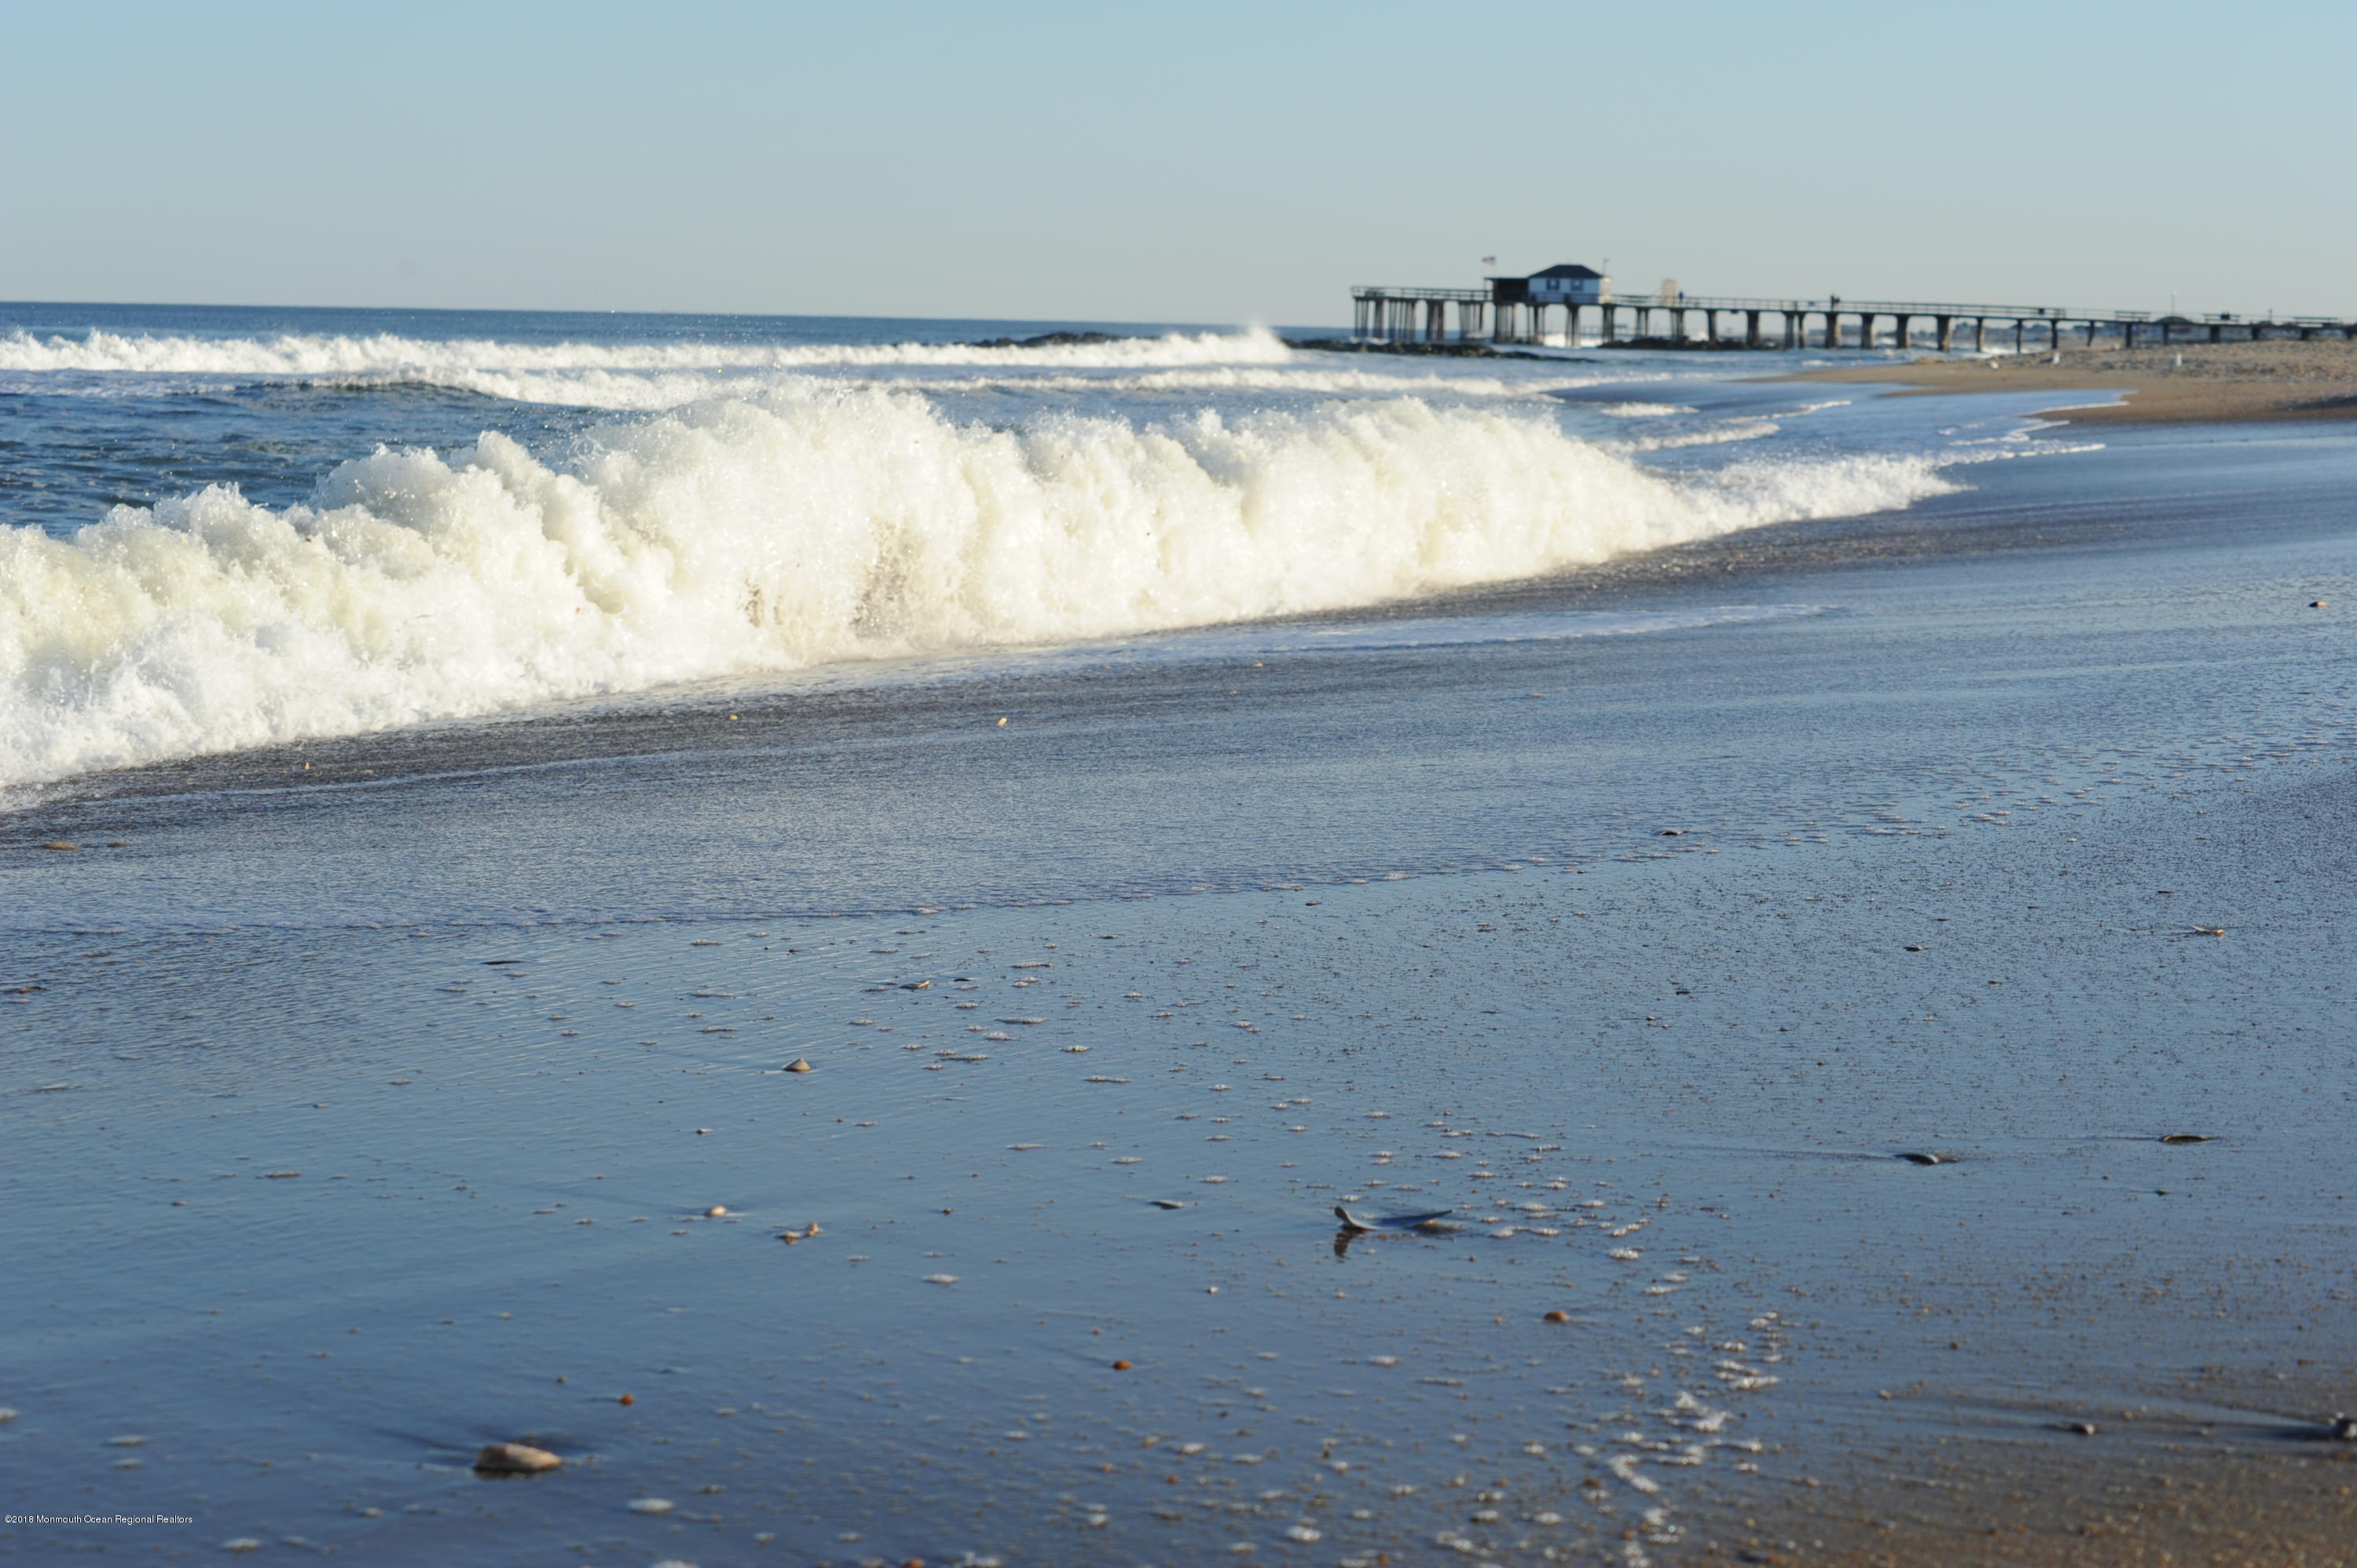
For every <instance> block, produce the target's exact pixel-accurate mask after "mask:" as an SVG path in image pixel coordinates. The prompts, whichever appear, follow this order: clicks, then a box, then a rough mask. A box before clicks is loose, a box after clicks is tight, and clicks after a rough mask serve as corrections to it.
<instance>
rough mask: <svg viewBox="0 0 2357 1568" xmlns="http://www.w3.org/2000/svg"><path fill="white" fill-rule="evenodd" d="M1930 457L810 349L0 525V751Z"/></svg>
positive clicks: (1439, 551) (1481, 561) (923, 645)
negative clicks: (982, 378) (1655, 460)
mask: <svg viewBox="0 0 2357 1568" xmlns="http://www.w3.org/2000/svg"><path fill="white" fill-rule="evenodd" d="M1952 488H1953V487H1952V486H1950V485H1949V484H1948V483H1947V482H1946V481H1944V480H1943V479H1942V478H1939V476H1938V474H1937V472H1936V469H1935V467H1934V466H1933V465H1932V463H1931V462H1930V461H1929V460H1927V459H1920V458H1900V457H1860V458H1846V459H1838V460H1832V461H1821V462H1806V461H1792V460H1788V461H1781V462H1779V461H1774V460H1769V459H1762V460H1760V461H1756V462H1751V463H1743V464H1738V465H1736V466H1735V467H1731V468H1729V469H1727V470H1726V471H1725V472H1724V473H1722V474H1721V475H1719V476H1717V477H1714V478H1667V477H1663V476H1662V475H1658V474H1653V473H1649V472H1647V471H1646V470H1644V469H1642V468H1640V467H1637V466H1635V465H1634V464H1632V463H1631V462H1629V461H1628V460H1626V459H1625V458H1622V457H1619V456H1613V455H1612V454H1610V453H1609V452H1606V451H1603V450H1601V449H1600V448H1598V447H1597V446H1592V445H1588V444H1586V443H1582V442H1580V441H1578V440H1577V439H1574V438H1572V437H1570V436H1568V435H1565V434H1564V433H1563V432H1562V431H1561V429H1560V428H1559V427H1558V426H1557V425H1556V424H1555V423H1554V421H1553V420H1552V419H1551V418H1548V417H1546V416H1545V415H1544V414H1541V413H1535V412H1533V411H1526V410H1521V409H1516V408H1513V407H1512V405H1489V406H1483V405H1478V404H1477V405H1471V406H1463V405H1460V406H1452V407H1436V406H1434V405H1432V404H1430V403H1424V402H1420V401H1417V400H1414V399H1406V398H1401V399H1391V400H1383V401H1366V402H1357V403H1332V404H1328V405H1324V406H1322V407H1318V408H1316V409H1313V410H1309V411H1305V412H1297V413H1275V412H1272V413H1258V414H1254V415H1251V416H1249V417H1243V418H1237V419H1222V418H1221V417H1220V416H1218V415H1216V414H1212V413H1197V414H1194V415H1191V416H1189V417H1186V418H1182V419H1173V420H1171V421H1170V422H1168V423H1167V424H1157V425H1146V426H1141V425H1137V424H1130V423H1126V422H1124V421H1121V420H1116V419H1112V418H1099V419H1084V418H1080V417H1064V418H1060V419H1055V420H1051V421H1048V422H1044V423H1041V424H1038V425H1036V426H1034V427H1031V428H1028V429H1023V430H1017V431H1006V430H993V429H989V428H985V427H983V426H980V425H974V424H958V423H955V422H953V421H952V420H950V419H948V418H946V417H944V416H943V414H942V413H941V412H940V411H939V410H938V409H937V408H936V407H935V406H934V405H932V404H931V403H929V402H928V401H927V400H926V399H924V398H923V397H921V396H918V395H915V394H912V393H908V392H888V391H883V390H879V389H877V388H874V387H850V386H832V387H829V386H818V385H813V384H812V383H810V382H808V381H802V382H801V383H800V384H797V385H794V386H791V387H788V388H786V389H783V390H780V391H777V392H770V393H767V394H765V395H763V396H760V397H758V398H752V399H730V400H719V401H715V402H710V403H699V404H695V405H693V406H691V407H688V408H685V409H682V410H678V411H675V412H673V413H667V414H663V415H660V416H657V417H652V418H641V419H634V420H627V421H618V422H616V423H613V424H608V425H605V426H603V427H600V428H599V429H597V431H595V432H594V433H593V434H592V435H590V436H589V437H587V438H585V439H584V441H583V443H582V445H581V446H580V447H579V449H578V450H576V451H575V452H573V453H572V454H571V455H570V456H568V457H566V458H565V459H563V460H561V461H551V460H547V459H544V458H543V457H539V456H533V454H531V453H529V452H527V451H526V450H525V449H524V448H523V447H522V446H520V445H519V444H518V443H516V442H515V441H514V440H512V439H511V438H509V437H506V436H503V435H492V434H487V435H483V436H482V437H481V438H480V440H479V442H478V444H477V445H476V446H473V447H471V448H468V449H465V450H462V451H457V452H452V453H448V454H446V455H436V454H433V453H427V452H414V451H413V452H395V451H388V450H382V449H380V450H379V451H378V452H377V453H376V454H375V455H373V456H368V457H363V458H360V459H357V460H355V461H352V462H349V463H346V464H344V465H343V466H342V467H339V468H337V469H336V470H335V471H333V472H332V473H330V474H329V475H328V477H327V478H324V479H323V480H322V481H321V482H320V483H319V485H318V487H317V491H316V493H315V495H314V496H313V498H312V500H311V502H310V503H309V504H308V505H306V506H298V507H292V508H288V509H286V510H283V511H273V510H268V509H265V508H263V507H258V506H254V505H253V504H250V503H249V502H247V501H246V500H245V499H243V498H242V497H241V496H240V495H239V494H238V493H237V492H236V491H235V490H233V489H226V488H221V487H215V488H211V489H205V490H203V491H200V492H199V493H197V494H195V495H191V496H188V497H184V498H181V499H176V500H172V501H167V502H166V503H163V504H161V505H159V506H156V507H155V508H153V509H135V508H117V509H115V510H113V512H111V513H109V514H108V516H107V517H106V519H105V520H104V521H101V522H98V523H94V524H92V525H91V526H90V527H88V528H85V529H83V530H82V531H81V532H79V533H78V534H76V535H75V536H74V537H72V538H71V539H70V540H58V539H52V538H49V537H48V536H46V535H44V534H42V533H41V532H38V531H36V530H33V529H28V528H19V529H13V530H8V531H5V532H0V781H5V782H14V783H24V782H30V781H38V780H43V779H57V778H60V777H64V776H67V775H70V774H72V773H76V772H81V771H87V770H89V769H92V768H104V767H110V766H119V765H124V764H129V763H136V762H142V761H148V760H154V759H157V758H161V757H172V756H178V755H186V754H189V753H193V752H199V751H210V750H221V749H227V748H231V747H236V746H250V745H255V744H261V743H265V742H273V741H285V740H292V739H297V738H302V737H308V736H333V735H345V734H351V733H355V732H359V731H363V730H368V729H373V728H379V727H383V726H388V725H400V724H404V723H409V722H414V721H418V720H424V719H429V718H436V717H451V716H463V715H473V714H496V713H504V712H514V711H520V710H528V709H531V708H533V707H534V706H536V705H541V704H544V703H549V702H552V701H555V700H559V699H565V698H574V697H581V696H587V695H597V694H600V693H629V692H635V691H641V690H644V689H647V688H650V687H653V686H656V685H659V684H662V683H664V682H674V681H680V680H686V679H694V678H700V677H709V676H719V675H728V674H742V673H747V672H759V671H782V670H788V669H793V668H799V667H806V666H810V665H813V664H820V663H824V662H829V661H835V660H849V659H857V658H863V657H872V656H877V655H887V654H898V653H909V652H924V651H930V650H954V649H975V648H990V647H1007V646H1017V645H1039V644H1043V643H1055V642H1061V641H1070V640H1073V639H1083V638H1103V637H1108V636H1122V635H1126V634H1132V633H1136V632H1142V631H1150V630H1156V629H1164V628H1179V627H1187V626H1202V625H1210V624H1214V623H1219V622H1223V621H1232V620H1237V619H1243V618H1253V617H1260V616H1268V615H1274V614H1282V613H1288V612H1298V611H1308V610H1317V609H1325V608H1333V607H1345V606H1351V605H1361V604H1369V603H1373V602H1377V601H1382V600H1386V599H1394V598H1398V597H1402V596H1412V595H1415V594H1418V593H1421V592H1426V591H1429V590H1433V589H1437V588H1444V587H1449V586H1454V585H1465V584H1471V583H1478V582H1484V581H1494V580H1500V579H1509V578H1515V577H1521V576H1527V575H1534V574H1537V573H1543V572H1546V571H1549V570H1551V569H1555V568H1560V567H1565V566H1568V565H1572V564H1578V563H1584V562H1594V561H1598V560H1601V559H1604V558H1606V557H1609V556H1612V555H1616V554H1620V553H1627V552H1630V551H1635V550H1641V549H1645V548H1648V547H1652V546H1656V545H1662V544H1667V543H1671V542H1677V541H1681V540H1689V539H1695V538H1699V537H1704V536H1707V535H1712V534H1718V533H1724V532H1729V531H1732V530H1736V529H1741V528H1747V527H1750V526H1753V525H1756V524H1760V523H1766V522H1771V521H1780V520H1783V519H1790V518H1797V517H1817V516H1832V515H1838V514H1845V513H1854V512H1861V511H1868V510H1877V509H1880V508H1887V507H1895V506H1902V505H1905V504H1907V503H1908V502H1910V501H1911V500H1914V499H1919V498H1921V497H1924V496H1929V495H1932V494H1936V493H1939V492H1941V491H1943V490H1946V489H1952Z"/></svg>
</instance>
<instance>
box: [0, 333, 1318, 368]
mask: <svg viewBox="0 0 2357 1568" xmlns="http://www.w3.org/2000/svg"><path fill="white" fill-rule="evenodd" d="M1292 355H1293V350H1291V349H1287V348H1286V346H1285V344H1284V343H1283V342H1281V341H1280V340H1279V339H1278V338H1277V337H1276V335H1275V334H1274V333H1272V332H1270V331H1268V330H1267V329H1266V328H1257V327H1255V328H1248V329H1246V330H1243V331H1240V332H1199V333H1181V332H1172V333H1168V334H1167V335H1165V336H1163V337H1160V338H1118V339H1115V340H1114V341H1113V342H1109V343H1053V344H1043V345H1040V346H1039V347H1037V348H1004V349H984V348H976V347H974V346H972V345H969V344H963V343H873V344H858V343H808V344H780V343H712V342H693V343H620V344H610V343H502V342H498V341H494V340H492V339H489V338H449V339H444V338H403V337H399V336H395V335H393V334H390V333H372V334H368V335H365V336H361V337H345V336H334V337H321V336H315V335H296V334H285V335H281V336H279V337H274V338H188V337H149V336H145V335H140V334H126V333H118V332H101V331H97V330H92V331H91V332H88V333H86V334H84V335H83V336H81V337H79V338H69V337H63V336H51V337H47V338H38V337H35V336H33V335H32V334H31V333H28V332H26V331H25V330H23V329H22V328H18V329H17V330H16V331H14V332H11V333H8V334H7V335H6V336H5V337H0V371H148V372H159V371H161V372H172V371H177V372H181V373H192V374H199V375H203V374H229V375H258V376H339V375H377V376H399V375H402V374H404V373H414V374H418V375H424V376H428V377H434V376H441V375H447V374H456V373H461V372H469V371H505V372H510V373H514V372H522V371H541V372H547V371H726V370H738V371H744V370H793V369H804V368H809V367H813V366H826V365H1045V366H1071V367H1080V366H1099V367H1104V368H1108V369H1121V368H1125V367H1143V366H1150V365H1209V364H1283V363H1285V362H1286V360H1289V359H1291V358H1292Z"/></svg>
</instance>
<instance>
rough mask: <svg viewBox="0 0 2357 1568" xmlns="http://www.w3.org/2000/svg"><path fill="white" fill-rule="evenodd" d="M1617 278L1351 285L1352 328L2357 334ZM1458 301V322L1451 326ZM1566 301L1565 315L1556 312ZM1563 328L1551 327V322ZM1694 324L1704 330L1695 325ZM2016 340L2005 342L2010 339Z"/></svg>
mask: <svg viewBox="0 0 2357 1568" xmlns="http://www.w3.org/2000/svg"><path fill="white" fill-rule="evenodd" d="M1610 285H1611V280H1610V279H1609V278H1606V277H1604V276H1602V275H1601V274H1597V273H1594V272H1591V271H1589V270H1588V269H1587V268H1586V267H1577V266H1561V267H1550V268H1548V269H1547V271H1546V272H1544V273H1536V274H1532V275H1531V276H1530V277H1527V278H1491V279H1490V280H1489V286H1488V287H1487V288H1395V287H1390V286H1384V285H1358V286H1355V287H1353V288H1352V289H1351V336H1352V337H1354V338H1361V339H1372V340H1374V341H1378V342H1390V343H1448V342H1487V343H1493V344H1496V343H1529V344H1550V343H1551V344H1560V345H1562V346H1565V347H1569V348H1577V347H1579V346H1581V345H1583V344H1584V343H1586V342H1587V341H1588V338H1587V336H1586V328H1585V327H1584V325H1583V314H1584V313H1585V312H1588V311H1593V312H1595V313H1596V322H1597V328H1596V336H1595V338H1594V341H1596V342H1598V343H1599V344H1614V343H1629V344H1640V343H1641V344H1645V345H1647V346H1653V345H1660V346H1665V347H1681V348H1685V347H1691V348H1725V349H1812V348H1813V349H1938V350H1940V351H1941V352H1943V353H1946V352H1950V351H1952V350H1954V349H1972V350H1974V351H1975V352H1984V351H1986V349H1988V348H1989V347H1990V346H1991V343H1992V341H1994V342H1995V343H1996V345H1997V346H1998V347H2009V348H2011V349H2013V350H2014V351H2015V352H2017V353H2026V352H2029V350H2032V349H2053V350H2060V349H2066V348H2088V349H2092V348H2093V347H2095V345H2096V344H2097V342H2098V341H2103V342H2108V343H2113V344H2116V345H2118V346H2120V347H2123V348H2130V349H2135V348H2145V347H2152V346H2166V345H2169V344H2172V343H2205V342H2206V343H2225V342H2244V341H2250V342H2256V341H2258V340H2259V339H2261V338H2302V339H2306V338H2317V337H2328V336H2338V337H2341V338H2357V322H2352V321H2342V320H2339V319H2337V318H2335V317H2325V316H2294V317H2267V318H2265V319H2261V318H2257V317H2244V316H2234V315H2214V316H2194V317H2189V316H2176V315H2167V314H2162V313H2158V312H2154V311H2148V310H2082V309H2073V308H2069V307H2066V306H2046V305H1970V304H1958V303H1954V302H1948V301H1932V300H1889V299H1844V298H1842V297H1841V296H1840V295H1828V296H1826V297H1825V298H1823V299H1765V298H1745V297H1740V296H1733V295H1727V296H1721V295H1691V294H1686V293H1684V291H1682V290H1672V289H1664V290H1663V292H1661V293H1660V294H1658V295H1638V296H1633V297H1624V296H1616V295H1614V294H1613V293H1612V291H1611V286H1610ZM1452 306H1453V307H1454V308H1455V316H1456V329H1455V330H1454V331H1453V332H1452V331H1451V330H1450V329H1449V327H1450V322H1449V317H1450V310H1451V307H1452ZM1558 312H1560V313H1561V314H1560V316H1558V315H1557V313H1558ZM1557 319H1559V320H1560V321H1561V322H1562V328H1561V329H1560V331H1552V330H1550V325H1551V323H1552V322H1553V321H1555V320H1557ZM1697 323H1699V324H1700V327H1701V331H1700V332H1699V333H1697V332H1696V330H1695V328H1696V325H1697ZM2008 338H2009V339H2010V342H2008V341H2007V339H2008Z"/></svg>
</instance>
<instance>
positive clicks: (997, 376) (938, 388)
mask: <svg viewBox="0 0 2357 1568" xmlns="http://www.w3.org/2000/svg"><path fill="white" fill-rule="evenodd" d="M862 369H863V370H867V371H870V373H872V371H873V368H872V367H862ZM813 373H814V372H813V371H810V370H807V369H803V370H795V371H742V370H740V371H607V370H597V369H589V370H576V371H495V370H468V369H459V368H447V369H437V370H431V371H428V370H414V371H371V372H370V373H368V374H366V375H351V376H329V377H308V378H306V380H307V382H308V383H309V384H311V385H315V386H316V385H321V384H327V385H336V386H344V387H350V388H355V389H364V388H370V387H382V386H395V385H411V386H419V385H423V386H439V387H447V388H450V389H453V390H456V391H460V392H479V393H481V394H482V395H484V396H486V397H496V398H502V399H505V400H507V401H510V402H513V403H554V404H562V405H565V406H569V407H575V408H597V409H610V410H615V411H618V412H619V411H640V412H651V411H654V410H657V409H666V408H678V407H680V406H681V405H683V404H684V403H702V402H704V401H705V400H706V399H709V398H715V397H745V396H750V395H757V394H759V393H761V392H775V391H784V390H788V389H790V388H791V386H792V385H793V384H794V383H795V382H796V381H802V380H808V379H810V378H811V377H812V375H813ZM6 384H7V383H6V382H5V381H0V386H5V385H6ZM884 384H886V385H888V386H891V387H893V388H895V389H898V390H901V391H907V392H945V393H952V394H955V393H975V392H1017V393H1029V394H1033V395H1040V394H1045V395H1050V396H1069V395H1072V394H1084V395H1088V396H1094V397H1111V396H1121V395H1127V396H1132V397H1136V396H1145V397H1157V396H1158V397H1171V396H1191V395H1195V394H1200V393H1207V392H1209V393H1227V392H1277V393H1291V394H1294V395H1297V396H1313V397H1315V396H1361V397H1363V396H1378V395H1400V394H1407V395H1416V396H1427V397H1444V398H1527V397H1541V396H1544V395H1545V394H1546V393H1547V392H1551V391H1555V390H1559V389H1562V388H1566V387H1573V386H1579V385H1583V384H1585V383H1583V382H1579V381H1562V380H1560V379H1553V380H1549V381H1531V382H1525V383H1517V382H1513V381H1501V380H1498V379H1496V378H1494V377H1483V376H1466V377H1443V376H1431V375H1422V376H1415V375H1386V374H1383V373H1381V372H1377V371H1325V370H1312V369H1307V368H1303V369H1295V368H1292V367H1280V366H1253V365H1207V366H1203V367H1200V368H1194V369H1188V370H1165V371H1147V372H1145V373H1142V374H1122V373H1116V372H1113V371H1105V372H1101V373H1099V374H1095V375H1075V374H1058V373H1042V372H1039V371H1026V370H1023V369H1010V368H1006V367H998V366H994V367H992V369H991V371H989V372H988V373H980V374H974V375H964V376H895V377H892V378H891V379H890V380H889V381H886V382H885V383H884Z"/></svg>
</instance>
